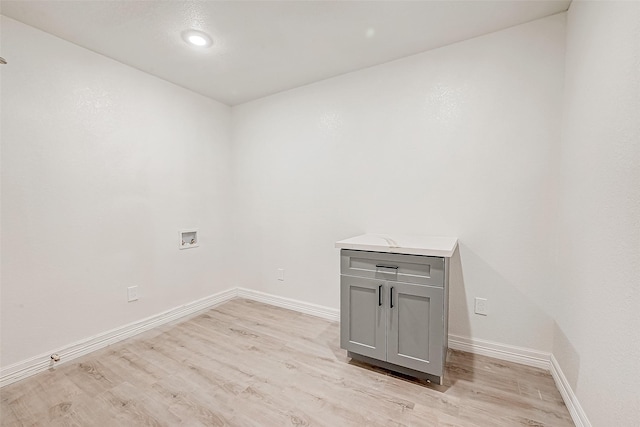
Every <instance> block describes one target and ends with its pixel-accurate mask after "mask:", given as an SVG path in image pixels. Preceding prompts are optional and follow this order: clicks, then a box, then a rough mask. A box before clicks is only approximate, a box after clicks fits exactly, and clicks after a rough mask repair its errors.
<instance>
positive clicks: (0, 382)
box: [0, 288, 237, 387]
mask: <svg viewBox="0 0 640 427" xmlns="http://www.w3.org/2000/svg"><path fill="white" fill-rule="evenodd" d="M236 296H237V288H232V289H229V290H226V291H223V292H219V293H217V294H214V295H210V296H208V297H205V298H202V299H199V300H196V301H193V302H190V303H188V304H184V305H181V306H179V307H175V308H172V309H170V310H167V311H165V312H162V313H159V314H156V315H154V316H151V317H147V318H146V319H142V320H139V321H137V322H133V323H130V324H128V325H124V326H121V327H119V328H115V329H112V330H110V331H107V332H104V333H101V334H98V335H95V336H93V337H89V338H86V339H83V340H80V341H77V342H75V343H73V344H70V345H68V346H66V347H64V348H59V349H55V350H52V351H50V352H47V353H46V354H41V355H39V356H35V357H32V358H30V359H27V360H24V361H21V362H18V363H14V364H13V365H10V366H7V367H6V368H2V370H1V371H0V387H4V386H6V385H8V384H11V383H13V382H16V381H18V380H21V379H23V378H26V377H29V376H31V375H35V374H37V373H39V372H42V371H46V370H47V369H49V368H51V367H52V366H53V362H52V360H51V354H53V353H57V354H58V355H59V356H60V361H59V362H56V366H58V365H60V364H62V363H66V362H68V361H70V360H73V359H76V358H78V357H80V356H84V355H85V354H88V353H91V352H92V351H95V350H98V349H101V348H103V347H106V346H108V345H110V344H113V343H116V342H118V341H122V340H124V339H126V338H129V337H132V336H134V335H137V334H139V333H141V332H144V331H147V330H149V329H152V328H155V327H157V326H160V325H163V324H165V323H169V322H172V321H174V320H177V319H179V318H181V317H185V316H189V315H191V314H195V313H197V312H199V311H202V310H207V309H209V308H212V307H215V306H217V305H220V304H222V303H224V302H226V301H229V300H231V299H233V298H235V297H236Z"/></svg>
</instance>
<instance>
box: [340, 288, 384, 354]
mask: <svg viewBox="0 0 640 427" xmlns="http://www.w3.org/2000/svg"><path fill="white" fill-rule="evenodd" d="M383 285H384V282H382V281H379V280H372V279H364V278H360V277H351V276H341V277H340V347H342V348H343V349H345V350H348V351H352V352H354V353H358V354H361V355H363V356H369V357H373V358H375V359H381V360H384V359H385V357H386V352H387V350H386V345H387V343H386V320H387V319H386V313H385V310H384V302H383V289H384V286H383Z"/></svg>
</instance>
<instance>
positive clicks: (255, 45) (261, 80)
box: [1, 0, 569, 105]
mask: <svg viewBox="0 0 640 427" xmlns="http://www.w3.org/2000/svg"><path fill="white" fill-rule="evenodd" d="M1 7H2V8H1V12H2V14H3V15H5V16H8V17H10V18H13V19H16V20H18V21H21V22H23V23H25V24H28V25H31V26H33V27H36V28H39V29H41V30H44V31H46V32H48V33H51V34H53V35H55V36H58V37H60V38H63V39H65V40H68V41H70V42H72V43H75V44H77V45H80V46H83V47H85V48H87V49H90V50H92V51H95V52H98V53H100V54H103V55H105V56H108V57H110V58H113V59H116V60H118V61H120V62H123V63H125V64H128V65H130V66H133V67H135V68H138V69H140V70H143V71H146V72H148V73H150V74H153V75H155V76H158V77H160V78H163V79H165V80H168V81H171V82H173V83H176V84H178V85H180V86H183V87H185V88H188V89H191V90H193V91H195V92H199V93H201V94H203V95H205V96H208V97H210V98H213V99H216V100H218V101H221V102H223V103H225V104H228V105H236V104H240V103H243V102H247V101H250V100H253V99H257V98H260V97H263V96H266V95H269V94H272V93H276V92H280V91H283V90H287V89H291V88H294V87H297V86H302V85H305V84H309V83H312V82H315V81H318V80H322V79H326V78H329V77H332V76H336V75H339V74H343V73H347V72H350V71H354V70H357V69H361V68H364V67H369V66H372V65H376V64H380V63H383V62H388V61H391V60H394V59H398V58H402V57H404V56H408V55H412V54H415V53H419V52H423V51H426V50H429V49H434V48H437V47H440V46H444V45H447V44H450V43H455V42H457V41H461V40H465V39H468V38H471V37H476V36H479V35H482V34H487V33H490V32H493V31H497V30H501V29H504V28H507V27H510V26H513V25H517V24H521V23H524V22H528V21H531V20H534V19H537V18H541V17H544V16H548V15H552V14H555V13H558V12H562V11H565V10H567V8H568V7H569V0H556V1H537V0H536V1H523V0H520V1H507V0H501V1H482V0H472V1H408V2H405V1H357V2H355V1H354V2H351V1H276V2H268V1H256V2H254V1H178V0H173V1H131V0H127V1H55V0H50V1H29V0H25V1H2V2H1ZM188 29H198V30H202V31H205V32H207V33H208V34H210V35H211V36H212V38H213V39H214V45H213V46H212V47H211V48H207V49H198V48H193V47H189V46H188V45H186V44H185V43H184V42H183V41H182V38H181V33H182V32H183V31H185V30H188ZM10 59H11V58H7V60H9V61H10Z"/></svg>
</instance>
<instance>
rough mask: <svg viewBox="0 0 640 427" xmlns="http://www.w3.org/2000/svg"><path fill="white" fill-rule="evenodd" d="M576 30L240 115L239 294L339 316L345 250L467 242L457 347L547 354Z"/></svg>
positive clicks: (427, 56) (451, 52)
mask: <svg viewBox="0 0 640 427" xmlns="http://www.w3.org/2000/svg"><path fill="white" fill-rule="evenodd" d="M564 20H565V16H564V14H561V15H556V16H552V17H549V18H545V19H542V20H538V21H535V22H532V23H529V24H525V25H521V26H517V27H513V28H511V29H508V30H504V31H500V32H497V33H493V34H490V35H487V36H484V37H480V38H476V39H472V40H468V41H465V42H462V43H458V44H455V45H451V46H448V47H444V48H441V49H437V50H434V51H430V52H427V53H423V54H420V55H416V56H412V57H409V58H405V59H402V60H398V61H395V62H391V63H388V64H384V65H380V66H376V67H372V68H369V69H365V70H362V71H358V72H354V73H351V74H347V75H344V76H340V77H336V78H332V79H329V80H325V81H322V82H319V83H316V84H313V85H310V86H305V87H302V88H299V89H295V90H291V91H288V92H284V93H280V94H277V95H273V96H269V97H267V98H263V99H261V100H257V101H254V102H250V103H247V104H243V105H240V106H237V107H234V108H233V117H232V118H233V136H232V139H233V141H234V142H233V159H234V167H233V171H234V194H235V197H236V198H237V199H236V204H235V206H236V208H237V210H236V214H235V215H234V217H235V220H236V222H235V228H236V229H237V237H236V238H237V243H238V247H239V248H240V256H239V257H238V259H239V264H238V265H236V272H237V276H236V283H237V284H238V285H240V286H245V287H249V288H254V289H257V290H261V291H264V292H268V293H271V294H276V295H281V296H285V297H290V298H295V299H299V300H303V301H308V302H313V303H316V304H320V305H324V306H329V307H333V308H338V306H339V282H338V281H339V269H338V262H339V258H338V250H336V249H334V248H333V243H334V242H335V241H336V240H339V239H343V238H347V237H351V236H354V235H357V234H361V233H364V232H389V233H419V234H431V235H451V236H458V237H459V238H460V259H461V262H462V273H463V274H462V276H463V278H462V280H460V279H461V278H460V276H461V273H460V271H459V268H458V269H457V270H458V271H457V272H456V275H457V278H456V280H455V281H454V282H455V283H453V284H452V291H451V303H450V306H451V314H450V333H453V334H457V335H461V336H465V337H474V338H481V339H486V340H492V341H497V342H500V343H508V344H511V345H518V346H524V347H530V348H534V349H538V350H543V351H550V350H551V345H552V336H553V320H552V318H551V317H550V316H549V313H548V312H547V306H548V302H549V300H548V298H549V294H550V292H551V289H552V285H553V283H554V282H553V280H552V277H551V275H550V273H549V268H550V267H551V265H552V262H553V250H552V249H551V248H550V245H549V241H550V238H549V237H550V234H551V233H552V227H553V223H554V205H553V203H554V200H555V194H554V192H555V187H554V183H553V181H552V177H553V174H552V172H553V161H552V159H553V156H555V155H556V154H557V146H558V142H559V137H560V119H561V96H562V84H563V66H564V24H565V22H564ZM279 267H282V268H284V269H285V281H284V282H278V281H277V280H276V269H277V268H279ZM476 296H481V297H486V298H488V300H489V316H487V317H482V316H477V315H474V314H471V311H472V307H473V304H472V301H473V298H474V297H476Z"/></svg>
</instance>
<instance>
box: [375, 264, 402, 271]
mask: <svg viewBox="0 0 640 427" xmlns="http://www.w3.org/2000/svg"><path fill="white" fill-rule="evenodd" d="M376 268H393V269H394V270H397V269H398V266H397V265H384V264H376Z"/></svg>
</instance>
